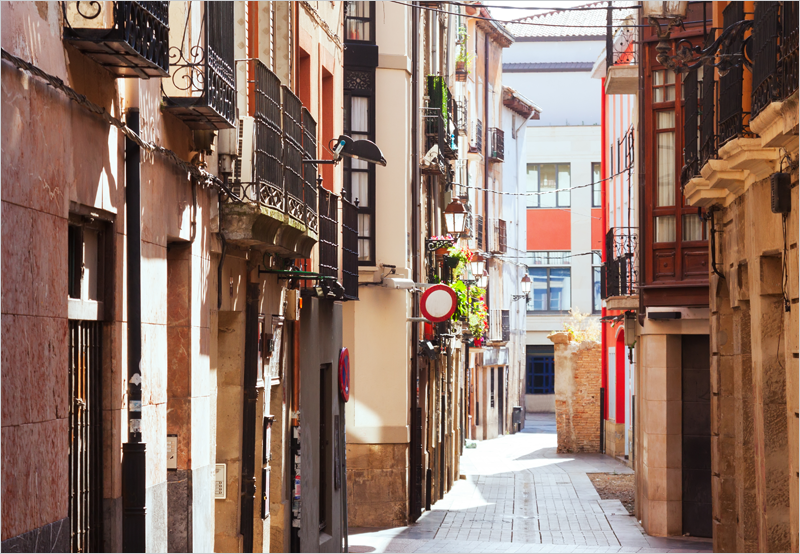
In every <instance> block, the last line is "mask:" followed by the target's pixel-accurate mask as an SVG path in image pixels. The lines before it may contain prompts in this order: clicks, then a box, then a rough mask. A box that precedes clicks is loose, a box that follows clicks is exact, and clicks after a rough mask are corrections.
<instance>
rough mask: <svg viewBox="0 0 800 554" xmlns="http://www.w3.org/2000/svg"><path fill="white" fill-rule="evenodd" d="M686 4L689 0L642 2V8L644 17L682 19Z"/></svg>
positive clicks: (684, 14)
mask: <svg viewBox="0 0 800 554" xmlns="http://www.w3.org/2000/svg"><path fill="white" fill-rule="evenodd" d="M688 5H689V2H669V1H668V2H642V10H643V14H644V16H645V17H658V18H661V19H675V18H680V19H683V18H684V17H686V8H687V7H688Z"/></svg>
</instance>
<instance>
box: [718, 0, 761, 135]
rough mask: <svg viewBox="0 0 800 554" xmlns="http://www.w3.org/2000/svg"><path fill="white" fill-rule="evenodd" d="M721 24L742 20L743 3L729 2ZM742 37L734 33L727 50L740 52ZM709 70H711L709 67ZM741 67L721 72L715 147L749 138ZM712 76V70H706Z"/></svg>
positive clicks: (734, 66)
mask: <svg viewBox="0 0 800 554" xmlns="http://www.w3.org/2000/svg"><path fill="white" fill-rule="evenodd" d="M722 20H723V25H724V27H725V28H726V29H727V28H729V27H732V26H733V25H734V24H736V23H737V22H739V21H743V20H744V2H730V3H729V4H728V5H727V6H726V7H725V9H724V10H723V12H722ZM743 43H744V39H743V35H741V34H737V35H736V38H735V40H734V42H733V44H732V45H731V47H730V49H731V51H733V52H740V51H741V50H742V47H743ZM709 69H710V68H709ZM743 72H744V68H743V67H742V65H741V64H734V65H732V67H730V68H728V69H727V71H720V78H719V105H718V106H717V108H718V110H717V135H718V137H717V145H718V146H722V145H723V144H725V143H726V142H728V141H729V140H732V139H734V138H737V137H741V136H752V133H751V132H750V128H749V122H750V114H749V112H745V111H744V109H743V107H742V87H743V81H742V77H743V75H744V73H743ZM708 73H709V77H711V75H710V74H711V71H708Z"/></svg>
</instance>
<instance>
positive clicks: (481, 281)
mask: <svg viewBox="0 0 800 554" xmlns="http://www.w3.org/2000/svg"><path fill="white" fill-rule="evenodd" d="M476 282H477V284H478V286H479V287H480V288H482V289H486V287H487V285H488V284H489V274H488V273H487V272H486V270H485V269H484V270H483V272H482V273H481V274H480V275H479V276H478V278H477V281H476Z"/></svg>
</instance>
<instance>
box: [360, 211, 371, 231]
mask: <svg viewBox="0 0 800 554" xmlns="http://www.w3.org/2000/svg"><path fill="white" fill-rule="evenodd" d="M370 221H371V216H370V215H369V214H358V236H359V237H369V236H370V231H371V226H370Z"/></svg>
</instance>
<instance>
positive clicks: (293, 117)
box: [281, 85, 306, 224]
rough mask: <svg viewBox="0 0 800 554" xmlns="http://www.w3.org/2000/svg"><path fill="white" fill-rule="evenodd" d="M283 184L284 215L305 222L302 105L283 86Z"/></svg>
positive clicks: (289, 90)
mask: <svg viewBox="0 0 800 554" xmlns="http://www.w3.org/2000/svg"><path fill="white" fill-rule="evenodd" d="M281 88H282V89H283V183H284V186H285V187H286V214H287V215H289V216H291V217H292V218H294V219H295V220H297V221H298V222H300V223H303V224H305V222H306V207H305V203H304V201H303V192H304V190H303V189H304V188H305V182H304V181H303V123H302V110H303V104H302V102H300V99H299V98H298V97H297V96H295V95H294V93H293V92H292V91H291V89H290V88H289V87H287V86H286V85H283V87H281Z"/></svg>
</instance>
